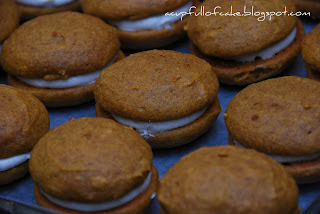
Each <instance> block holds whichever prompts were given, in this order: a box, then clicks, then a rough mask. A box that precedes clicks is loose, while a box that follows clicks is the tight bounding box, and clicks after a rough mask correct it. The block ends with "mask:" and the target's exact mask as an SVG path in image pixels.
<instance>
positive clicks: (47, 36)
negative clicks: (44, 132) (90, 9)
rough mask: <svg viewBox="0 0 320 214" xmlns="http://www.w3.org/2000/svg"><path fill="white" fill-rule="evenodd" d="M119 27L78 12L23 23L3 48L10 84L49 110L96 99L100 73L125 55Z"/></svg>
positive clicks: (5, 68) (38, 18) (2, 54)
mask: <svg viewBox="0 0 320 214" xmlns="http://www.w3.org/2000/svg"><path fill="white" fill-rule="evenodd" d="M119 48H120V42H119V39H118V34H117V31H116V30H115V28H113V27H111V26H109V25H108V24H106V23H104V22H103V21H102V20H100V19H98V18H96V17H93V16H90V15H86V14H81V13H78V12H61V13H55V14H51V15H44V16H40V17H37V18H35V19H32V20H30V21H28V22H25V23H24V24H23V25H21V26H20V27H19V28H18V29H17V30H16V31H14V32H13V33H12V34H11V36H10V37H9V38H8V39H7V40H6V41H5V43H4V44H3V46H2V50H1V63H2V65H3V69H4V70H5V71H7V72H8V73H9V80H8V82H9V84H10V85H12V86H14V87H17V88H20V89H23V90H26V91H29V92H31V93H32V94H34V95H35V96H36V97H38V98H39V99H40V100H41V101H42V102H43V103H44V104H45V105H46V106H47V107H61V106H74V105H78V104H81V103H85V102H88V101H90V100H92V99H93V85H94V82H95V80H96V78H97V77H98V76H99V74H100V72H101V71H102V69H104V68H105V67H106V66H108V65H110V64H112V63H113V62H115V61H116V60H118V59H121V58H122V57H123V54H122V52H121V51H120V50H119Z"/></svg>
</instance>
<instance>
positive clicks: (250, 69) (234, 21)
mask: <svg viewBox="0 0 320 214" xmlns="http://www.w3.org/2000/svg"><path fill="white" fill-rule="evenodd" d="M231 8H232V11H233V12H234V13H236V12H239V13H243V11H244V8H246V11H250V12H251V9H252V10H254V11H263V12H265V11H283V10H284V9H285V8H286V10H287V11H289V12H292V11H295V7H294V4H293V2H292V1H285V0H272V1H265V0H256V1H247V0H229V1H224V0H206V1H205V2H203V3H202V4H201V5H200V6H199V7H197V10H196V11H195V12H196V13H200V12H201V10H205V11H206V12H208V11H209V12H211V13H214V12H216V13H217V14H216V15H214V14H212V15H197V16H196V15H192V16H191V17H188V23H187V25H186V29H187V32H188V36H189V38H190V40H191V43H190V52H191V53H193V54H195V55H196V56H198V57H200V58H203V59H205V60H206V61H208V62H209V63H210V64H211V65H212V67H213V69H214V71H215V72H216V73H217V76H218V78H219V80H220V81H221V82H223V83H226V84H230V85H247V84H250V83H252V82H257V81H260V80H263V79H266V78H269V77H271V76H274V75H276V74H279V73H280V72H282V71H283V70H284V69H285V68H286V67H287V66H288V65H289V64H290V63H291V62H292V61H293V60H294V59H295V57H296V56H297V55H298V53H299V51H300V45H301V42H302V39H303V38H304V36H305V33H304V29H303V26H302V23H301V21H300V20H299V19H298V18H297V17H295V16H288V15H282V16H273V17H268V16H266V17H265V19H264V20H263V19H261V18H263V17H258V16H254V15H251V16H241V15H240V16H230V15H219V14H220V13H221V14H227V13H230V10H231ZM289 12H288V13H289ZM259 18H260V19H261V20H259ZM270 18H271V20H270Z"/></svg>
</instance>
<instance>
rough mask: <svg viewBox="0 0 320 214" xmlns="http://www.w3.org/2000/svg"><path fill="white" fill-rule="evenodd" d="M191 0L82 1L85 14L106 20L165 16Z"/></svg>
mask: <svg viewBox="0 0 320 214" xmlns="http://www.w3.org/2000/svg"><path fill="white" fill-rule="evenodd" d="M188 1H189V0H166V1H162V0H153V1H150V0H138V1H137V0H122V1H118V0H95V1H92V0H81V7H82V10H83V11H84V12H85V13H88V14H91V15H94V16H98V17H100V18H104V19H129V20H134V19H141V18H145V17H148V16H153V15H157V14H164V13H166V12H169V11H172V10H174V9H176V8H179V7H181V6H182V5H184V4H186V3H187V2H188Z"/></svg>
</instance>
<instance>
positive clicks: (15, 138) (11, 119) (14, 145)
mask: <svg viewBox="0 0 320 214" xmlns="http://www.w3.org/2000/svg"><path fill="white" fill-rule="evenodd" d="M0 115H1V117H0V127H1V129H0V148H1V149H0V185H4V184H8V183H11V182H12V181H14V180H17V179H19V178H21V177H23V176H24V175H25V174H26V173H27V172H28V160H29V157H30V152H31V150H32V148H33V147H34V145H35V144H36V143H37V142H38V140H39V139H40V138H41V137H42V136H43V135H44V134H45V133H46V132H47V131H49V115H48V111H47V109H46V108H45V107H44V105H43V104H42V103H41V102H40V101H39V100H38V99H37V98H36V97H34V96H33V95H31V94H29V93H26V92H24V91H21V90H19V89H16V88H13V87H11V86H7V85H2V84H1V85H0Z"/></svg>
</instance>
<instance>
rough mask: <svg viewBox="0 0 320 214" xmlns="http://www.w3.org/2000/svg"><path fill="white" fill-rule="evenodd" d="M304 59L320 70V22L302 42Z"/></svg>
mask: <svg viewBox="0 0 320 214" xmlns="http://www.w3.org/2000/svg"><path fill="white" fill-rule="evenodd" d="M301 52H302V57H303V60H304V61H305V62H306V63H307V64H308V65H309V66H310V67H311V68H312V69H314V70H320V24H319V25H317V26H316V27H315V28H314V29H313V30H312V31H310V32H309V33H308V34H307V36H306V37H305V39H304V40H303V42H302V46H301Z"/></svg>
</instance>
